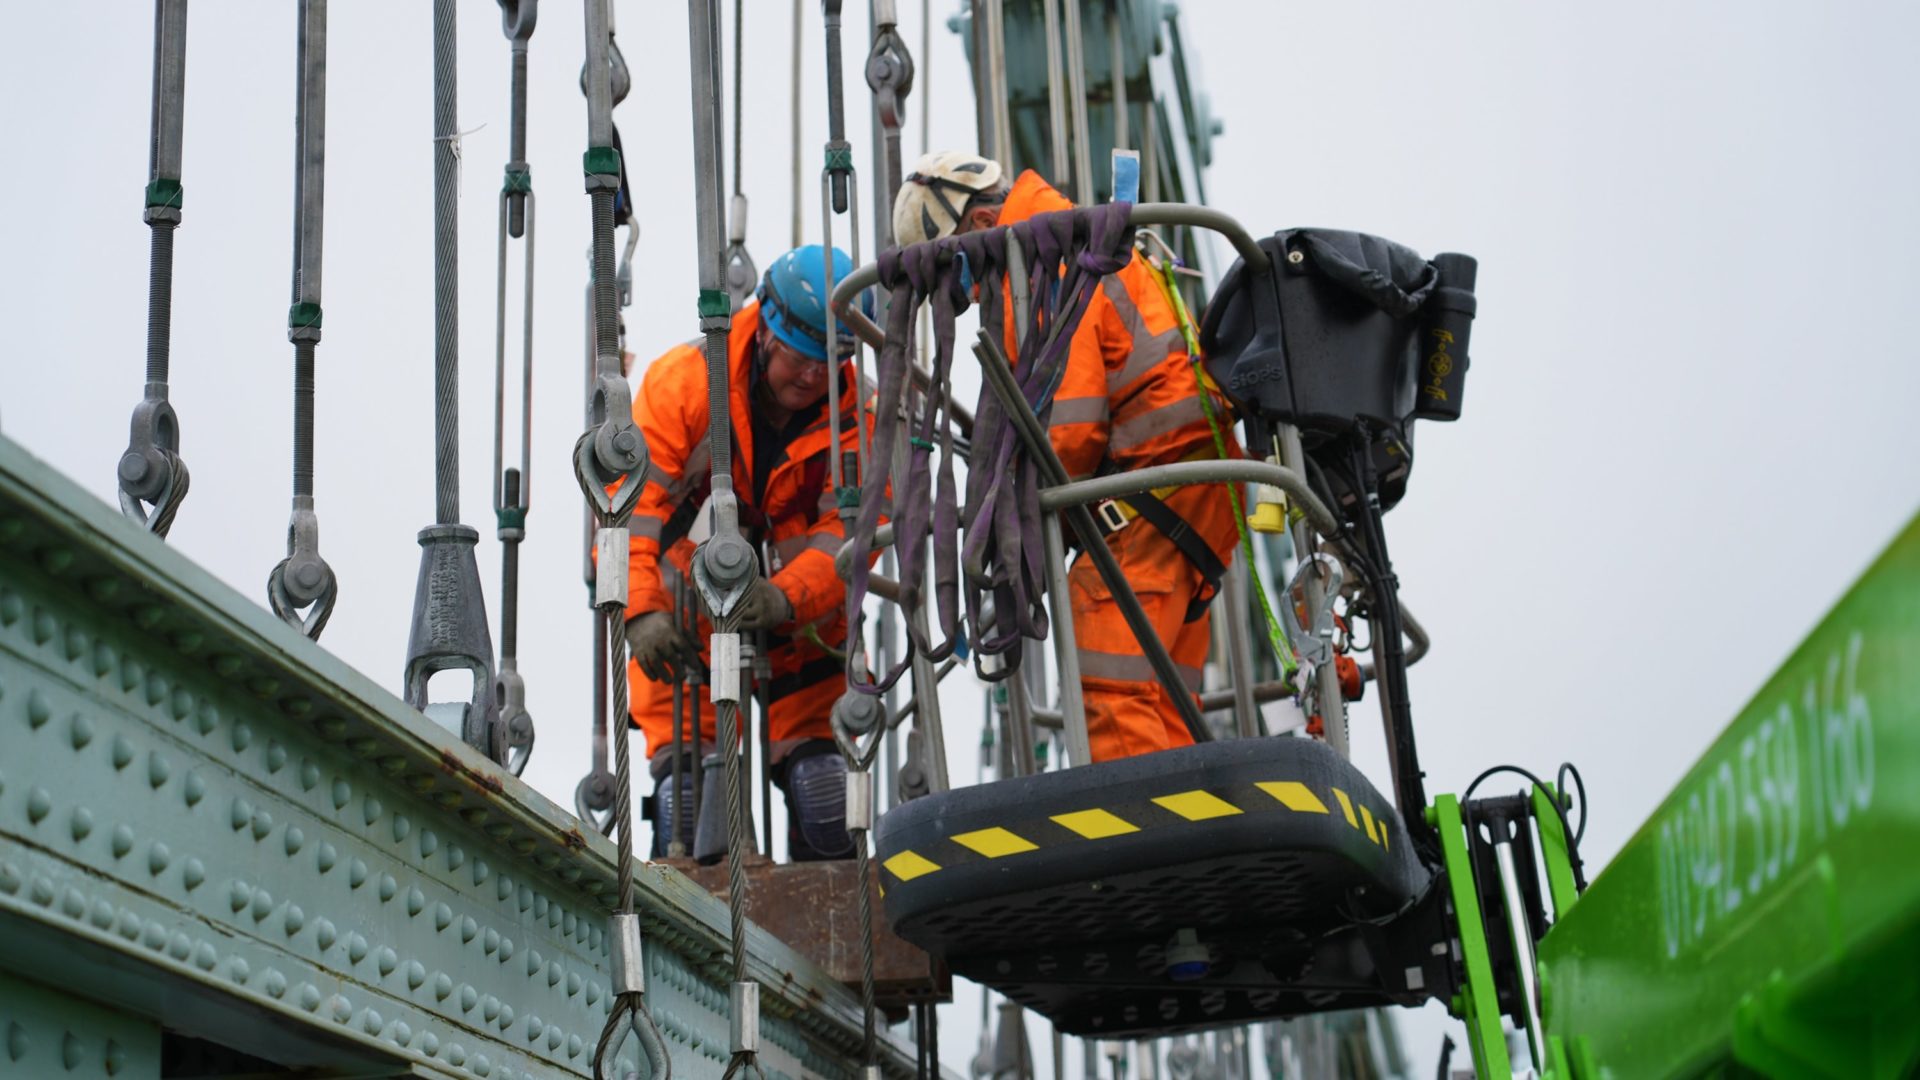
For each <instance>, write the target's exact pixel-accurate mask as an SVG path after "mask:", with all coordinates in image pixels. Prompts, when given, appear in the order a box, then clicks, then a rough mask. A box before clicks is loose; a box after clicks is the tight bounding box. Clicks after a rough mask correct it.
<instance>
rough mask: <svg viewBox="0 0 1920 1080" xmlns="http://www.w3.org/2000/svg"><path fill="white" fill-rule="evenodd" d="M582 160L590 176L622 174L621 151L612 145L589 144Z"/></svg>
mask: <svg viewBox="0 0 1920 1080" xmlns="http://www.w3.org/2000/svg"><path fill="white" fill-rule="evenodd" d="M580 160H581V165H582V167H584V168H585V170H586V173H587V175H588V176H619V175H620V151H618V150H615V149H614V148H613V147H611V146H589V147H588V148H587V152H586V153H585V154H584V155H582V156H581V159H580Z"/></svg>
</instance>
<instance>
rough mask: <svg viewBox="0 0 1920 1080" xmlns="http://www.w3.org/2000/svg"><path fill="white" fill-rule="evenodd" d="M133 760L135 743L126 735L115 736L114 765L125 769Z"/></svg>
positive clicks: (116, 767)
mask: <svg viewBox="0 0 1920 1080" xmlns="http://www.w3.org/2000/svg"><path fill="white" fill-rule="evenodd" d="M132 761H133V743H132V742H131V741H130V740H129V739H128V738H127V737H126V736H125V735H115V736H114V737H113V767H114V768H115V769H124V768H126V767H127V766H128V765H129V764H131V763H132Z"/></svg>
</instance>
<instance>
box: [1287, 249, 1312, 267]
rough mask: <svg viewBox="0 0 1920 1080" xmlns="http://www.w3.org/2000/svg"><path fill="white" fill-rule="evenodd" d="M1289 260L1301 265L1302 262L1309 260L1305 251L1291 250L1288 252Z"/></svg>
mask: <svg viewBox="0 0 1920 1080" xmlns="http://www.w3.org/2000/svg"><path fill="white" fill-rule="evenodd" d="M1287 261H1288V262H1290V263H1292V264H1293V265H1295V266H1299V265H1300V264H1301V263H1303V262H1306V261H1307V253H1306V252H1304V251H1289V252H1287Z"/></svg>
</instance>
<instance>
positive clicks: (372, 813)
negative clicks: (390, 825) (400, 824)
mask: <svg viewBox="0 0 1920 1080" xmlns="http://www.w3.org/2000/svg"><path fill="white" fill-rule="evenodd" d="M361 809H362V810H364V811H365V816H366V819H367V824H369V825H371V824H373V823H374V822H376V821H378V820H380V814H381V813H382V812H383V811H384V810H385V807H383V806H381V805H380V800H379V799H376V798H374V797H373V796H371V795H369V796H367V799H366V802H365V803H364V804H363V805H362V807H361Z"/></svg>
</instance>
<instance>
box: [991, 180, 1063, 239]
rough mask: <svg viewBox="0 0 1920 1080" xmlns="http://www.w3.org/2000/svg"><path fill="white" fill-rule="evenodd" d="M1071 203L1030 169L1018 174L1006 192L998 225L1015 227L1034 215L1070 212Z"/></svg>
mask: <svg viewBox="0 0 1920 1080" xmlns="http://www.w3.org/2000/svg"><path fill="white" fill-rule="evenodd" d="M1071 209H1073V201H1072V200H1071V199H1068V198H1067V197H1066V196H1065V195H1062V194H1060V192H1059V191H1057V190H1055V189H1054V187H1053V185H1052V184H1049V183H1047V182H1046V181H1045V180H1042V179H1040V174H1039V173H1037V172H1034V171H1033V170H1032V169H1028V170H1027V171H1025V172H1023V173H1021V174H1020V176H1019V179H1017V180H1015V181H1014V182H1013V188H1012V189H1011V190H1009V191H1008V192H1007V201H1006V202H1004V203H1002V204H1001V206H1000V220H999V221H998V224H1000V225H1015V224H1018V223H1020V222H1022V221H1025V220H1027V219H1028V218H1030V217H1032V216H1034V215H1035V214H1046V213H1051V212H1052V211H1055V210H1071Z"/></svg>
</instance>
